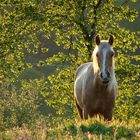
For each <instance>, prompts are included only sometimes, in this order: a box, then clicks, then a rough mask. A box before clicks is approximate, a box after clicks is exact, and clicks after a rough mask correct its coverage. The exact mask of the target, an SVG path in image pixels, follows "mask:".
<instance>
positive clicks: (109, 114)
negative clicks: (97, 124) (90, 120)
mask: <svg viewBox="0 0 140 140" xmlns="http://www.w3.org/2000/svg"><path fill="white" fill-rule="evenodd" d="M103 116H104V119H105V120H106V121H111V120H112V110H108V111H106V112H105V113H104V114H103Z"/></svg>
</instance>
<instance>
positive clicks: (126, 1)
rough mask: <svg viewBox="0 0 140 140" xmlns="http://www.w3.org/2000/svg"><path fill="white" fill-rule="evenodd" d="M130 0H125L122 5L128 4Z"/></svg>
mask: <svg viewBox="0 0 140 140" xmlns="http://www.w3.org/2000/svg"><path fill="white" fill-rule="evenodd" d="M129 1H130V0H125V1H124V2H123V3H122V4H121V6H124V5H126V4H127V3H128V2H129Z"/></svg>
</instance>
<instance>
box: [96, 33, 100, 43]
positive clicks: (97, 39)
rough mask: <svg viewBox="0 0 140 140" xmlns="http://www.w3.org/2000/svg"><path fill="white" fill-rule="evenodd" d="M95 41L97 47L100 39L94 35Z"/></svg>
mask: <svg viewBox="0 0 140 140" xmlns="http://www.w3.org/2000/svg"><path fill="white" fill-rule="evenodd" d="M95 41H96V44H97V45H99V44H100V37H99V35H96V37H95Z"/></svg>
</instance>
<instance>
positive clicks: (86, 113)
mask: <svg viewBox="0 0 140 140" xmlns="http://www.w3.org/2000/svg"><path fill="white" fill-rule="evenodd" d="M83 118H84V119H85V120H87V119H88V111H87V108H86V106H84V108H83Z"/></svg>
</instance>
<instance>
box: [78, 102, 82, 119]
mask: <svg viewBox="0 0 140 140" xmlns="http://www.w3.org/2000/svg"><path fill="white" fill-rule="evenodd" d="M76 107H77V109H78V112H79V115H80V117H81V119H83V111H82V109H81V108H80V106H79V105H78V103H77V101H76Z"/></svg>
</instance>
